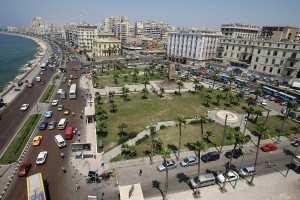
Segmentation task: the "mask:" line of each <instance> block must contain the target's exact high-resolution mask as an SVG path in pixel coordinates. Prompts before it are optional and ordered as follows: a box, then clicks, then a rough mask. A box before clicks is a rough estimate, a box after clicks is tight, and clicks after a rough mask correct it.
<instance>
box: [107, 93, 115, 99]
mask: <svg viewBox="0 0 300 200" xmlns="http://www.w3.org/2000/svg"><path fill="white" fill-rule="evenodd" d="M114 96H115V91H109V92H108V97H109V102H114V99H113V98H114Z"/></svg>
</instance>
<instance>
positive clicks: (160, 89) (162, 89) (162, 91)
mask: <svg viewBox="0 0 300 200" xmlns="http://www.w3.org/2000/svg"><path fill="white" fill-rule="evenodd" d="M159 91H160V95H159V97H160V98H162V97H163V93H165V89H164V88H163V87H161V88H159Z"/></svg>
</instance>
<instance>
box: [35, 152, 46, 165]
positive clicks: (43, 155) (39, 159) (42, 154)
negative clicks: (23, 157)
mask: <svg viewBox="0 0 300 200" xmlns="http://www.w3.org/2000/svg"><path fill="white" fill-rule="evenodd" d="M47 156H48V152H47V151H41V152H40V153H39V155H38V157H37V159H36V162H35V163H36V164H37V165H42V164H45V162H46V159H47Z"/></svg>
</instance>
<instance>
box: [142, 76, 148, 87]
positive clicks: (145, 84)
mask: <svg viewBox="0 0 300 200" xmlns="http://www.w3.org/2000/svg"><path fill="white" fill-rule="evenodd" d="M143 84H144V88H147V84H149V79H148V78H146V77H145V78H144V79H143Z"/></svg>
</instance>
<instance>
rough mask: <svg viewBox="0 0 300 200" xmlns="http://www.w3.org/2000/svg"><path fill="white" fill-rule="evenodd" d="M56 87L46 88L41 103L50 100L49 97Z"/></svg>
mask: <svg viewBox="0 0 300 200" xmlns="http://www.w3.org/2000/svg"><path fill="white" fill-rule="evenodd" d="M55 88H56V86H55V85H54V84H53V85H49V86H48V88H47V89H46V91H45V92H44V94H43V96H42V97H41V99H40V102H41V103H45V102H46V101H49V100H50V99H51V96H52V94H53V92H54V90H55Z"/></svg>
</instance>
